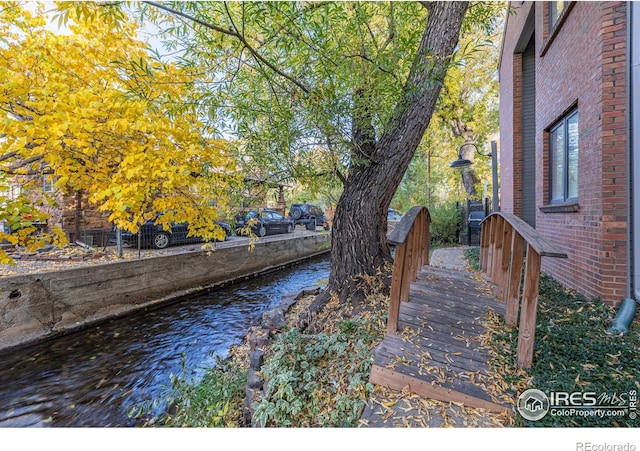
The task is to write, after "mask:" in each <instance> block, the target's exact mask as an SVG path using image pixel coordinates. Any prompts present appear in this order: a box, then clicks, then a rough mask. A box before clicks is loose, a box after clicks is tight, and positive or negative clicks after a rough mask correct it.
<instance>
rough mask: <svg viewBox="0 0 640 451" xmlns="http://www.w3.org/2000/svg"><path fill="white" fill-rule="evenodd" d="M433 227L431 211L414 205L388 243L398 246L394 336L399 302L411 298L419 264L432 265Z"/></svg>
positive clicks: (392, 316) (390, 327)
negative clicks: (410, 290) (430, 245)
mask: <svg viewBox="0 0 640 451" xmlns="http://www.w3.org/2000/svg"><path fill="white" fill-rule="evenodd" d="M430 226H431V216H430V215H429V210H428V209H427V208H426V207H420V206H417V207H412V208H411V209H410V210H409V211H408V212H407V213H406V214H405V215H404V216H403V217H402V219H401V220H400V223H399V224H398V225H397V226H396V228H395V229H393V231H392V232H391V233H390V234H389V237H388V238H387V242H388V243H389V244H391V245H393V246H395V247H396V254H395V258H394V261H393V275H392V278H391V294H390V301H389V317H388V319H387V334H391V335H393V334H395V333H396V332H397V331H398V315H399V314H400V302H406V301H407V300H408V299H409V284H410V283H411V282H415V281H416V277H417V274H418V270H419V269H420V267H422V266H423V265H428V264H429V242H430V240H431V238H430V234H429V227H430Z"/></svg>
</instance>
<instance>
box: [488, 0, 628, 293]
mask: <svg viewBox="0 0 640 451" xmlns="http://www.w3.org/2000/svg"><path fill="white" fill-rule="evenodd" d="M509 7H510V8H509V10H510V12H509V14H508V17H507V19H506V25H505V30H504V36H503V43H502V51H501V56H500V63H499V76H500V143H501V152H500V190H501V210H502V211H506V212H512V213H514V214H516V215H517V216H520V217H521V218H523V219H524V220H525V221H527V222H528V223H529V224H530V225H532V226H533V227H535V228H536V229H537V230H538V231H539V232H540V233H541V234H543V235H544V236H545V237H547V238H549V239H550V240H552V241H553V242H554V243H556V244H557V245H558V246H560V247H561V248H562V249H563V250H564V251H565V252H566V253H567V254H568V257H569V258H568V259H566V260H564V259H548V261H545V259H543V271H544V272H546V273H548V274H550V275H552V276H553V277H554V278H555V279H556V280H558V281H559V282H561V283H562V284H563V285H565V286H567V287H569V288H573V289H575V290H576V291H578V292H581V293H583V294H585V295H589V296H596V297H600V298H602V299H603V300H604V301H605V302H607V303H610V304H612V305H617V304H618V303H619V302H620V301H621V300H622V299H624V298H627V297H635V298H636V299H638V298H637V297H636V296H635V294H634V290H635V288H634V287H638V284H637V283H634V280H635V279H636V277H635V276H634V274H635V272H634V264H633V263H634V260H635V258H634V248H633V230H634V225H633V223H632V222H631V220H630V219H631V218H632V217H634V215H632V214H631V213H632V212H633V211H634V208H637V207H638V204H640V202H638V201H635V200H634V196H633V193H634V190H633V189H632V186H633V184H634V180H635V179H638V178H640V171H638V170H636V171H634V170H633V163H634V161H633V158H632V157H633V154H634V152H633V149H634V148H635V147H637V144H634V139H633V137H634V133H638V132H640V126H637V127H636V129H637V130H635V131H634V127H633V125H634V124H633V122H634V120H633V118H632V116H631V112H632V110H633V109H632V108H631V106H632V105H633V104H634V103H637V102H638V99H640V94H639V95H637V96H636V98H635V99H634V97H633V96H632V92H633V90H632V89H631V87H632V86H633V83H632V81H633V80H634V78H638V74H636V72H638V70H637V69H635V68H634V65H637V64H638V63H639V62H640V58H638V57H637V56H634V55H635V54H636V53H637V47H640V39H639V38H640V32H635V34H634V33H633V32H632V31H633V27H632V23H634V18H635V24H636V27H637V26H638V25H640V20H639V18H638V17H639V16H640V15H639V12H640V4H638V5H634V2H509ZM632 43H635V44H636V45H635V46H632ZM632 47H633V49H634V51H633V52H632V51H631V49H632ZM636 86H638V88H636V90H638V89H640V83H636ZM638 110H640V109H639V108H636V111H638ZM636 116H637V117H640V116H638V115H636ZM636 121H637V119H636ZM635 142H638V143H640V139H636V140H635ZM636 154H638V155H640V149H639V150H638V151H637V152H636ZM634 172H635V173H636V174H638V176H637V177H633V175H634ZM635 191H638V190H635ZM638 192H639V193H640V191H638ZM635 217H640V215H638V214H637V213H636V214H635ZM638 222H640V221H638ZM638 247H640V246H638Z"/></svg>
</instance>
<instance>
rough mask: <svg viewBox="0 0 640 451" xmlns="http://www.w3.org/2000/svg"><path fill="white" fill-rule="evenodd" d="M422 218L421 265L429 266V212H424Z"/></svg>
mask: <svg viewBox="0 0 640 451" xmlns="http://www.w3.org/2000/svg"><path fill="white" fill-rule="evenodd" d="M424 215H425V218H424V241H423V247H422V252H423V254H422V264H423V265H428V264H429V247H430V246H431V230H430V228H431V218H430V217H429V210H427V211H426V212H425V214H424Z"/></svg>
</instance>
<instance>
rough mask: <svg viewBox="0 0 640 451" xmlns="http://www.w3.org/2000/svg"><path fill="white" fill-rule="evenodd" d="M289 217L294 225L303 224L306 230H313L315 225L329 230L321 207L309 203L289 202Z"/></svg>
mask: <svg viewBox="0 0 640 451" xmlns="http://www.w3.org/2000/svg"><path fill="white" fill-rule="evenodd" d="M289 217H290V218H291V219H292V220H293V222H294V223H295V225H298V224H303V225H304V226H305V227H306V229H307V230H315V229H316V227H317V226H320V227H323V228H324V229H325V230H329V224H328V223H327V217H326V216H325V214H324V211H322V208H320V207H318V206H316V205H311V204H291V208H290V209H289Z"/></svg>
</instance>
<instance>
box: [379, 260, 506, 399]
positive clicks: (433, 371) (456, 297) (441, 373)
mask: <svg viewBox="0 0 640 451" xmlns="http://www.w3.org/2000/svg"><path fill="white" fill-rule="evenodd" d="M489 309H491V310H493V311H494V312H495V313H497V314H499V315H502V316H504V315H505V312H506V306H505V304H504V303H502V302H499V301H497V300H496V287H495V286H494V285H492V284H490V283H489V282H487V281H486V280H485V279H483V278H481V277H479V276H475V275H473V274H471V273H469V272H465V271H457V270H451V269H444V268H437V267H430V266H423V267H422V268H421V269H420V271H418V273H417V280H416V281H415V282H412V283H411V286H410V291H409V301H408V302H402V303H401V305H400V313H399V319H398V332H397V333H396V334H388V335H387V337H386V338H385V339H384V341H383V342H382V343H381V344H380V345H378V347H377V348H376V350H375V361H374V364H373V367H372V370H371V376H370V380H371V382H372V383H375V384H378V385H383V386H387V387H389V388H392V389H396V390H402V389H405V388H406V387H407V386H408V387H409V389H410V390H411V391H412V392H415V393H417V394H418V395H420V396H422V397H424V398H432V399H437V400H440V401H449V402H455V403H462V404H464V405H465V406H468V407H476V408H483V409H486V410H489V411H493V412H502V411H510V409H511V407H510V406H507V405H504V404H502V403H501V401H500V400H499V399H497V397H496V396H492V394H491V393H490V390H491V388H490V384H488V383H487V381H488V380H489V379H490V377H491V376H490V374H489V373H488V370H489V364H488V362H489V355H488V354H487V353H486V352H484V351H483V350H482V349H481V345H480V341H479V336H480V335H481V334H483V333H484V332H485V328H484V327H483V321H484V320H485V319H486V317H487V313H488V310H489Z"/></svg>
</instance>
